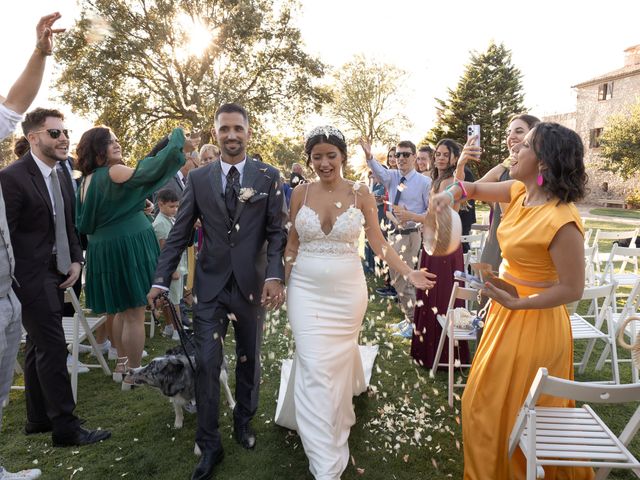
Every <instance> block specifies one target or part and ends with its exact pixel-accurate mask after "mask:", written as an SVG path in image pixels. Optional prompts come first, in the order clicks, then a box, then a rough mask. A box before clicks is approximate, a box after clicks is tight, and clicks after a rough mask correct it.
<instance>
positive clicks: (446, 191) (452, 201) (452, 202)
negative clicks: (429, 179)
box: [444, 188, 456, 206]
mask: <svg viewBox="0 0 640 480" xmlns="http://www.w3.org/2000/svg"><path fill="white" fill-rule="evenodd" d="M444 193H446V194H448V195H449V196H450V197H451V206H453V205H454V204H455V203H456V198H455V197H454V196H453V193H451V192H450V191H449V189H448V188H447V189H446V190H445V191H444Z"/></svg>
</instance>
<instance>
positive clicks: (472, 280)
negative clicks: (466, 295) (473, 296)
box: [453, 270, 484, 290]
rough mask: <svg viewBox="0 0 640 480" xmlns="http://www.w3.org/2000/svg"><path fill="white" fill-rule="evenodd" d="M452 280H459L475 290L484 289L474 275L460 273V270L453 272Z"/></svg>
mask: <svg viewBox="0 0 640 480" xmlns="http://www.w3.org/2000/svg"><path fill="white" fill-rule="evenodd" d="M453 278H455V279H456V280H460V281H461V282H465V283H466V284H467V286H469V287H471V288H475V289H476V290H480V289H481V288H483V287H484V285H483V284H482V280H480V278H478V277H476V276H475V275H471V274H470V273H466V272H461V271H460V270H456V271H455V272H453Z"/></svg>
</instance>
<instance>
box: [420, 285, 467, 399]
mask: <svg viewBox="0 0 640 480" xmlns="http://www.w3.org/2000/svg"><path fill="white" fill-rule="evenodd" d="M456 300H465V301H466V302H469V303H471V302H477V301H478V290H474V289H473V288H465V287H461V286H460V284H459V283H458V282H453V290H452V291H451V297H450V298H449V305H448V307H447V313H446V316H442V315H436V318H437V319H438V322H439V323H440V326H441V327H442V334H441V335H440V341H439V342H438V349H437V350H436V356H435V358H434V359H433V366H432V368H431V373H432V375H435V373H436V370H437V369H438V367H444V366H446V367H447V375H448V380H447V390H448V399H449V406H450V407H453V389H454V388H456V387H458V388H462V387H464V386H465V384H464V383H454V380H455V379H454V371H453V369H454V367H455V366H459V367H470V366H471V364H463V363H460V364H456V360H455V358H454V357H455V349H454V346H455V345H454V344H456V343H458V342H460V341H474V342H475V341H476V334H475V332H474V331H473V330H467V329H464V328H457V327H456V326H455V323H456V317H457V316H459V315H460V310H456V308H455V304H456ZM447 338H448V339H449V348H448V352H449V361H448V362H447V363H440V357H441V356H442V350H443V349H444V341H445V339H447Z"/></svg>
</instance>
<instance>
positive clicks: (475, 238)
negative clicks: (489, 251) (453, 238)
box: [460, 232, 486, 272]
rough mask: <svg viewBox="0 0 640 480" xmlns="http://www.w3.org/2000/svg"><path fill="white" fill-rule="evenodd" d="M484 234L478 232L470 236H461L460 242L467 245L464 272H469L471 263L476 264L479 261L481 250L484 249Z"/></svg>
mask: <svg viewBox="0 0 640 480" xmlns="http://www.w3.org/2000/svg"><path fill="white" fill-rule="evenodd" d="M485 237H486V232H480V233H476V234H471V235H462V236H461V237H460V241H461V242H462V243H466V244H467V245H469V250H468V251H467V253H465V255H464V271H465V272H468V271H469V265H470V264H471V263H477V262H479V261H480V256H481V255H482V249H483V248H484V240H485Z"/></svg>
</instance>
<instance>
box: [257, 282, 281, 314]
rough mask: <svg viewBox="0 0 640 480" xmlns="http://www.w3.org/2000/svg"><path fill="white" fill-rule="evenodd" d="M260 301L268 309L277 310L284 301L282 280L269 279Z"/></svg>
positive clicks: (265, 283)
mask: <svg viewBox="0 0 640 480" xmlns="http://www.w3.org/2000/svg"><path fill="white" fill-rule="evenodd" d="M260 303H261V304H262V306H263V307H264V308H266V309H268V310H276V309H278V308H280V307H281V306H282V304H283V303H284V285H283V284H282V282H281V281H280V280H267V281H266V282H264V287H263V288H262V296H261V297H260Z"/></svg>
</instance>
